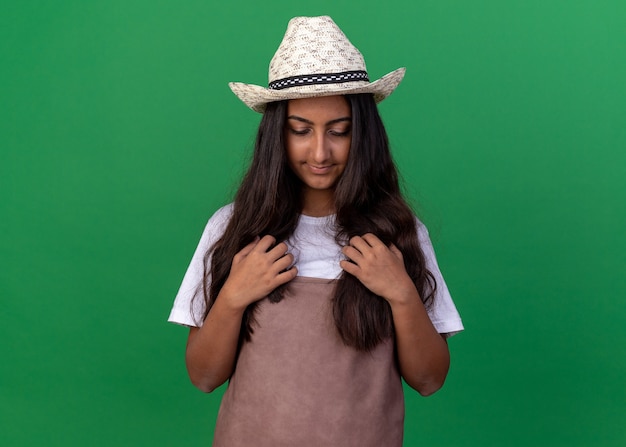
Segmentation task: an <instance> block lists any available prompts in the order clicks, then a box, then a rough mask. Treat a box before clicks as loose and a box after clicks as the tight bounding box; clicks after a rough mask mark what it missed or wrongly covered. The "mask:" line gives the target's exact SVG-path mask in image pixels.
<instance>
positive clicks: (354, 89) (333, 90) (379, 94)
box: [228, 67, 406, 113]
mask: <svg viewBox="0 0 626 447" xmlns="http://www.w3.org/2000/svg"><path fill="white" fill-rule="evenodd" d="M405 71H406V68H404V67H403V68H398V69H397V70H394V71H392V72H391V73H387V74H386V75H385V76H383V77H382V78H380V79H378V80H376V81H374V82H367V81H359V82H346V83H340V84H317V85H303V86H299V87H290V88H286V89H283V90H270V89H268V88H265V87H261V86H259V85H254V84H244V83H243V82H230V83H229V84H228V86H229V87H230V89H231V90H232V91H233V93H234V94H235V95H237V97H238V98H239V99H241V101H243V103H244V104H245V105H247V106H248V107H250V108H251V109H252V110H254V111H255V112H259V113H263V112H264V111H265V106H266V104H267V103H268V102H274V101H283V100H286V99H300V98H313V97H316V96H333V95H350V94H357V93H371V94H373V95H374V100H375V101H376V102H377V103H378V102H380V101H382V100H383V99H385V98H386V97H387V96H389V95H391V93H392V92H393V91H394V90H395V89H396V87H397V86H398V84H400V82H401V81H402V78H404V73H405Z"/></svg>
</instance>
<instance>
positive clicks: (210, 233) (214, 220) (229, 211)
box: [200, 203, 233, 250]
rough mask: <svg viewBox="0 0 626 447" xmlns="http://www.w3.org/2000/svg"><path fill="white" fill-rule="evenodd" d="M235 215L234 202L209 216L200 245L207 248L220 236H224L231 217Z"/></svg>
mask: <svg viewBox="0 0 626 447" xmlns="http://www.w3.org/2000/svg"><path fill="white" fill-rule="evenodd" d="M232 215H233V204H232V203H229V204H228V205H226V206H223V207H221V208H220V209H218V210H217V211H216V212H215V213H213V215H212V216H211V217H210V218H209V221H208V222H207V224H206V226H205V227H204V231H203V232H202V237H201V239H200V246H201V247H202V248H203V249H204V250H207V249H208V248H209V247H211V246H212V245H213V244H214V243H215V242H217V240H218V239H219V238H221V237H222V234H224V231H225V230H226V226H227V225H228V222H230V218H231V217H232Z"/></svg>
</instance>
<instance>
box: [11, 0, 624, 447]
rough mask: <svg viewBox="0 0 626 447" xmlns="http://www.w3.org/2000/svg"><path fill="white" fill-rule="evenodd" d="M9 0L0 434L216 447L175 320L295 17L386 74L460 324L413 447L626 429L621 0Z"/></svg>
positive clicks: (413, 180) (604, 437)
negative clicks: (199, 247) (244, 86)
mask: <svg viewBox="0 0 626 447" xmlns="http://www.w3.org/2000/svg"><path fill="white" fill-rule="evenodd" d="M315 5H316V6H313V5H301V4H296V3H294V2H287V1H282V0H281V1H274V2H272V3H271V4H266V3H263V2H253V1H232V2H209V1H197V0H190V1H186V2H174V1H165V0H156V1H155V0H152V1H145V0H142V1H121V0H109V1H106V2H105V1H100V2H98V1H93V2H86V1H72V0H59V1H56V2H53V1H20V2H3V4H2V6H0V256H1V257H0V262H1V268H0V297H1V310H0V314H1V321H0V337H1V339H2V341H1V350H2V351H1V357H2V361H1V363H2V365H1V366H0V388H1V397H0V442H1V443H2V445H6V446H30V445H36V444H41V445H59V446H61V445H62V446H74V445H91V446H111V445H151V446H170V445H191V444H194V445H208V444H209V443H210V438H211V434H212V428H213V423H214V418H215V415H216V412H217V408H218V404H219V400H220V392H219V391H218V392H216V393H215V394H211V395H204V394H202V393H200V392H199V391H197V390H195V389H194V388H193V387H192V385H191V384H190V383H189V381H188V379H187V377H186V372H185V367H184V358H183V352H184V343H185V338H186V330H185V329H183V328H180V327H176V326H173V325H169V324H167V323H166V321H165V320H166V317H167V315H168V312H169V309H170V306H171V303H172V300H173V297H174V295H175V293H176V290H177V288H178V285H179V282H180V280H181V278H182V275H183V273H184V271H185V269H186V267H187V263H188V262H189V259H190V257H191V254H192V252H193V250H194V248H195V245H196V243H197V240H198V238H199V236H200V232H201V231H202V228H203V227H204V224H205V222H206V219H207V218H208V217H209V215H210V214H211V213H212V212H213V211H214V210H215V209H216V208H217V207H218V206H220V205H222V204H224V203H226V202H227V201H228V200H229V198H230V197H231V196H232V192H233V188H234V185H235V184H236V182H237V179H238V178H239V175H240V174H241V172H242V169H243V168H244V166H245V160H246V158H247V154H248V148H249V146H250V144H251V142H252V139H253V135H254V129H255V127H256V125H257V123H258V119H259V116H257V115H256V114H254V113H253V112H251V111H249V110H248V109H246V108H245V107H244V106H243V105H242V104H241V103H240V102H239V101H238V100H237V99H236V98H235V97H234V96H233V95H232V93H231V92H230V90H229V89H228V87H227V85H226V84H227V82H228V81H245V82H253V83H258V84H264V83H265V82H266V69H267V64H268V62H269V59H270V58H271V56H272V54H273V52H274V50H275V49H276V47H277V46H278V43H279V41H280V39H281V37H282V35H283V33H284V30H285V27H286V24H287V21H288V19H289V18H290V17H292V16H295V15H318V14H330V15H331V16H333V18H334V19H335V20H336V22H337V23H338V24H339V25H340V26H341V27H342V28H343V29H344V31H345V32H346V34H347V35H348V36H349V37H350V38H351V39H352V41H353V42H354V43H355V44H356V45H357V46H358V47H359V49H361V51H362V52H363V53H364V55H365V57H366V60H367V62H368V68H369V71H370V74H371V75H372V77H373V78H378V77H380V76H381V75H383V74H385V73H387V72H388V71H391V70H393V69H395V68H397V67H399V66H406V67H407V68H408V71H407V76H406V78H405V80H404V82H403V83H402V84H401V86H400V87H399V88H398V90H397V92H396V93H394V95H392V96H391V97H390V98H389V99H388V100H387V101H386V102H384V103H383V104H382V105H381V110H382V113H383V117H384V119H385V122H386V124H387V127H388V131H389V133H390V135H391V140H392V144H393V148H394V150H395V156H396V159H397V162H398V164H399V166H400V168H401V170H402V173H403V176H404V178H405V181H406V184H407V190H408V191H409V193H410V195H411V197H412V198H413V199H414V201H415V203H417V204H418V208H419V210H420V213H421V215H422V217H423V220H424V221H425V222H426V223H427V224H428V226H429V228H430V231H431V235H432V237H433V241H434V243H435V246H436V249H437V252H438V256H439V261H440V264H441V267H442V270H443V272H444V274H445V276H446V279H447V281H448V284H449V286H450V289H451V291H452V293H453V296H454V298H455V301H456V303H457V305H458V308H459V310H460V311H461V313H462V316H463V319H464V322H465V325H466V332H465V333H463V334H461V335H459V336H457V337H455V338H453V339H452V340H451V341H450V349H451V352H452V355H453V365H452V369H451V372H450V375H449V377H448V381H447V383H446V386H445V387H444V388H443V389H442V390H441V391H440V392H439V393H437V394H436V395H434V396H432V397H430V398H428V399H424V398H421V397H419V396H418V395H417V394H415V393H412V392H408V393H407V418H406V427H407V430H406V442H405V444H406V445H407V446H413V445H431V446H483V447H484V446H504V445H506V446H530V445H546V446H548V445H549V446H589V445H597V446H623V445H626V386H624V385H625V383H624V377H626V355H625V347H626V334H625V330H624V328H625V326H626V312H625V310H624V309H625V308H624V298H625V297H626V280H625V278H626V275H625V268H624V267H625V266H626V256H625V253H626V241H625V237H624V225H625V223H626V206H625V204H626V155H625V153H626V151H625V149H626V131H625V127H626V126H625V123H626V87H625V80H626V27H625V26H624V23H625V21H626V2H623V1H622V0H607V1H592V0H578V1H576V0H570V1H566V0H527V1H497V0H478V1H474V2H455V1H451V0H439V1H437V2H434V1H422V0H419V1H412V2H409V1H398V0H388V1H386V2H383V3H381V2H379V1H370V0H368V1H361V2H349V3H348V2H345V3H344V2H337V1H325V0H320V1H318V2H315Z"/></svg>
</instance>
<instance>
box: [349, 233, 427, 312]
mask: <svg viewBox="0 0 626 447" xmlns="http://www.w3.org/2000/svg"><path fill="white" fill-rule="evenodd" d="M341 251H342V253H343V254H344V255H345V256H346V257H347V258H348V259H349V261H341V262H340V265H341V268H342V269H344V270H345V271H346V272H348V273H350V274H351V275H354V276H356V277H357V279H358V280H359V281H361V283H362V284H363V285H364V286H365V287H367V288H368V289H369V290H371V291H372V292H373V293H375V294H376V295H378V296H381V297H382V298H384V299H386V300H387V301H389V302H390V303H392V302H393V301H398V302H401V301H402V300H403V299H404V298H405V297H408V296H411V295H412V294H414V293H415V292H416V289H415V284H414V283H413V281H412V280H411V278H410V277H409V274H408V273H407V271H406V268H405V267H404V259H403V257H402V253H401V252H400V250H398V248H397V247H396V246H395V245H393V244H391V245H390V246H389V247H387V246H386V245H385V244H383V242H382V241H381V240H380V239H378V238H377V237H376V236H374V235H373V234H371V233H368V234H365V235H363V236H355V237H353V238H352V239H350V245H346V246H345V247H343V248H342V250H341ZM350 261H352V262H350Z"/></svg>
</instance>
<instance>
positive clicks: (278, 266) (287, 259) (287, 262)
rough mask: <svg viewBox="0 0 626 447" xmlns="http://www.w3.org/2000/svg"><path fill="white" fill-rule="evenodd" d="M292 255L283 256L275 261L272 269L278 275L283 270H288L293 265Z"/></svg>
mask: <svg viewBox="0 0 626 447" xmlns="http://www.w3.org/2000/svg"><path fill="white" fill-rule="evenodd" d="M293 259H294V258H293V255H292V254H291V253H287V254H286V255H285V256H283V257H281V258H279V259H277V260H276V261H275V262H274V264H273V265H272V269H273V270H274V271H275V272H276V273H278V272H282V271H283V270H288V269H289V268H290V267H291V266H292V265H293Z"/></svg>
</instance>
